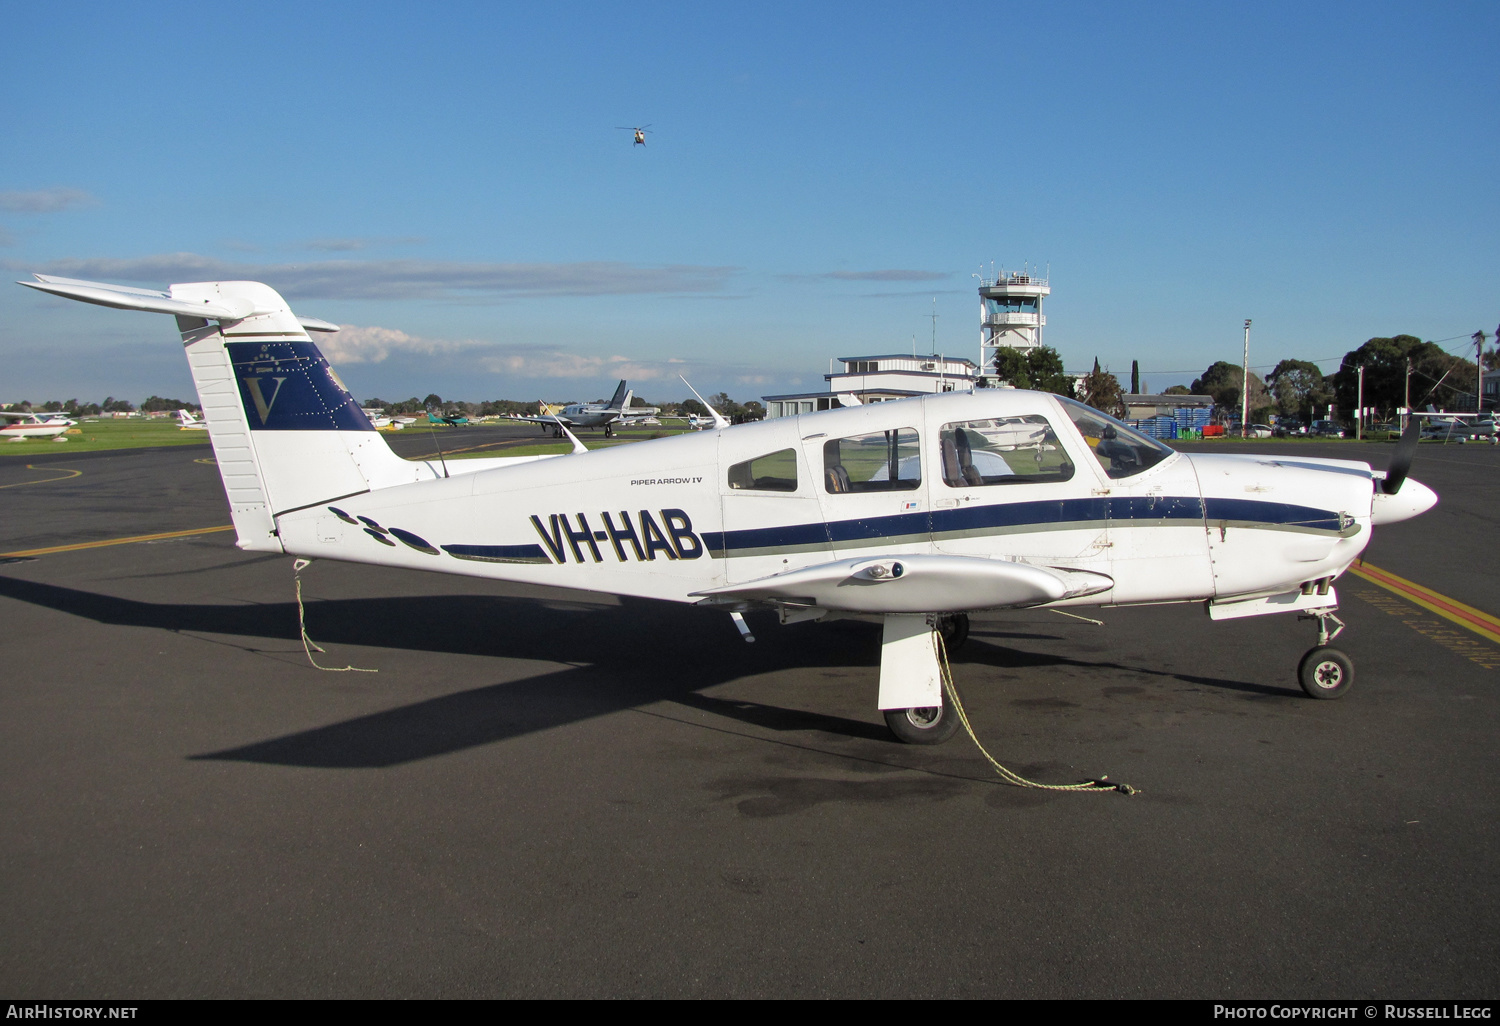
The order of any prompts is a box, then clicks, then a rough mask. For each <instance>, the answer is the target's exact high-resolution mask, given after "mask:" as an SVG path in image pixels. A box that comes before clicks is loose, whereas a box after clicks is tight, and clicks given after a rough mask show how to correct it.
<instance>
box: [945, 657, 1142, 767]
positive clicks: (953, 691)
mask: <svg viewBox="0 0 1500 1026" xmlns="http://www.w3.org/2000/svg"><path fill="white" fill-rule="evenodd" d="M932 638H933V645H934V646H935V647H936V649H937V657H938V666H939V667H940V668H941V670H942V675H943V690H944V691H945V692H946V693H947V695H948V698H949V700H950V701H952V702H953V711H954V712H956V713H958V722H960V723H962V724H963V725H964V730H966V731H968V733H969V740H970V741H973V742H974V747H975V748H978V749H979V754H980V755H982V756H984V757H985V758H986V759H988V760H989V763H990V765H991V766H993V767H995V772H996V773H999V774H1000V778H1001V779H1002V780H1004V781H1005V782H1006V783H1007V784H1014V785H1016V786H1017V787H1035V788H1039V789H1040V790H1043V791H1096V792H1101V793H1103V792H1107V791H1118V792H1120V793H1121V794H1138V793H1139V792H1138V791H1136V789H1135V788H1133V787H1131V786H1130V785H1129V784H1116V783H1113V782H1111V781H1110V779H1109V777H1108V776H1103V777H1100V778H1099V779H1098V780H1085V781H1083V782H1082V783H1079V784H1039V783H1037V782H1036V781H1035V780H1027V779H1026V778H1025V777H1023V776H1021V775H1020V774H1019V773H1014V772H1012V771H1011V770H1008V769H1006V768H1005V767H1004V766H1002V765H1000V763H999V762H998V761H997V760H996V759H995V757H994V756H993V755H991V754H990V753H989V751H988V749H986V748H985V747H984V745H983V744H981V743H980V741H979V738H977V737H976V736H975V735H974V728H973V727H972V726H971V725H970V724H969V717H968V714H967V713H965V712H964V704H963V702H962V701H960V700H959V697H958V688H957V687H955V686H954V684H953V673H952V671H951V670H949V668H948V646H947V645H946V644H945V643H944V642H943V632H942V631H939V630H937V629H934V630H933V632H932Z"/></svg>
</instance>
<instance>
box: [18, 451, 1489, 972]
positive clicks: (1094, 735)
mask: <svg viewBox="0 0 1500 1026" xmlns="http://www.w3.org/2000/svg"><path fill="white" fill-rule="evenodd" d="M476 430H479V429H476ZM494 430H495V431H496V432H497V435H496V436H497V437H499V436H500V435H503V434H504V432H505V431H513V430H514V429H510V428H503V429H494ZM452 434H453V436H454V437H459V432H453V433H452ZM468 437H470V438H479V437H481V436H480V435H478V434H475V435H472V436H468ZM517 437H520V436H519V435H518V436H517ZM534 437H538V436H536V435H535V434H534V433H533V432H530V431H528V432H526V438H527V439H532V438H534ZM401 444H402V446H405V445H408V444H415V442H414V441H413V442H408V441H406V440H403V442H402V443H401ZM1213 448H1215V449H1219V450H1223V449H1228V448H1233V446H1232V444H1230V443H1214V444H1213ZM1250 448H1253V450H1254V451H1257V452H1265V453H1277V452H1295V453H1298V454H1302V455H1332V456H1339V457H1343V458H1365V459H1370V460H1372V461H1373V462H1375V463H1376V464H1377V465H1383V464H1384V461H1385V460H1386V459H1387V458H1388V454H1389V452H1390V446H1388V445H1387V446H1380V445H1365V446H1358V445H1352V444H1343V445H1328V446H1321V447H1320V446H1310V445H1305V444H1304V445H1295V446H1288V445H1285V444H1282V443H1270V442H1266V443H1254V444H1253V445H1252V446H1250ZM209 455H210V453H209V450H208V449H207V447H206V446H205V447H197V446H189V447H181V448H171V449H161V450H150V451H134V452H104V453H98V454H77V455H71V454H67V453H59V454H57V455H55V456H49V457H46V458H37V459H34V460H33V461H32V464H31V465H32V467H33V468H35V469H28V468H27V466H26V464H25V463H22V462H20V461H18V460H0V489H3V490H0V509H3V510H4V515H3V517H0V552H15V551H26V550H31V549H37V548H49V547H55V546H64V545H71V544H77V543H84V542H90V541H96V540H102V539H109V538H118V537H125V536H133V535H140V534H153V533H165V532H177V531H190V530H192V529H196V528H208V527H214V526H218V525H222V524H226V523H228V513H227V507H226V504H225V501H224V497H223V493H222V491H221V489H220V485H219V481H218V476H217V473H216V470H215V468H214V467H213V466H212V465H211V464H207V463H202V462H198V461H199V460H203V459H206V458H207V457H209ZM64 471H68V472H71V471H78V472H79V473H78V474H77V475H72V474H71V473H69V474H68V475H64ZM1413 476H1415V477H1417V478H1418V479H1420V480H1422V481H1423V482H1424V483H1427V484H1430V485H1431V486H1433V487H1434V488H1435V489H1436V490H1437V491H1438V492H1439V494H1440V495H1441V496H1442V504H1441V505H1440V506H1439V507H1438V508H1437V509H1436V510H1434V511H1433V512H1432V513H1430V514H1428V515H1427V516H1425V517H1423V518H1420V519H1418V520H1415V521H1411V522H1408V523H1406V524H1400V525H1394V526H1392V527H1389V528H1384V529H1379V530H1377V532H1376V538H1375V540H1374V542H1373V543H1372V545H1371V547H1370V549H1369V550H1368V553H1367V556H1368V560H1369V562H1370V563H1372V564H1375V565H1377V566H1379V567H1381V568H1384V569H1386V570H1389V571H1391V572H1393V573H1396V574H1399V575H1400V576H1402V577H1405V578H1408V579H1409V580H1412V581H1415V582H1417V583H1419V584H1422V585H1425V586H1427V587H1429V588H1432V589H1435V590H1437V591H1439V592H1442V593H1443V594H1445V595H1447V596H1451V597H1452V598H1454V599H1457V600H1459V601H1461V602H1465V603H1468V604H1470V605H1472V606H1475V607H1478V608H1479V609H1482V610H1484V611H1486V612H1489V613H1500V593H1497V590H1496V589H1497V587H1500V584H1497V581H1500V574H1497V569H1500V568H1497V566H1496V565H1495V564H1496V555H1495V547H1494V545H1493V543H1492V539H1493V537H1494V523H1495V517H1496V508H1497V507H1496V500H1497V498H1500V496H1497V487H1500V485H1497V481H1500V449H1493V448H1490V447H1488V446H1479V445H1472V444H1471V445H1468V446H1446V447H1438V446H1429V445H1424V446H1423V447H1422V448H1421V450H1420V451H1419V453H1418V457H1417V463H1416V466H1415V468H1414V470H1413ZM11 486H18V487H11ZM303 580H304V594H305V595H306V597H307V600H308V604H307V619H308V628H309V631H310V633H311V635H312V637H313V638H314V639H315V640H317V641H318V642H320V643H322V644H323V645H324V646H325V647H326V648H327V649H328V651H327V653H326V654H321V655H318V656H317V658H318V659H319V661H320V662H322V663H323V665H325V666H332V667H343V666H346V665H353V666H356V667H361V668H367V669H377V670H378V671H379V672H378V673H358V672H352V671H351V672H339V673H335V672H320V671H319V670H316V669H314V668H312V667H311V666H309V665H308V660H307V657H306V656H305V655H304V653H303V650H302V646H301V644H300V642H299V640H298V631H297V613H296V605H295V602H294V600H293V581H292V569H291V560H290V559H288V558H285V557H270V556H265V555H247V554H244V553H241V552H239V551H238V550H236V549H235V548H234V547H233V535H232V533H231V532H218V533H206V534H200V535H188V536H185V537H174V538H164V539H160V540H158V541H155V542H143V543H136V544H127V545H118V546H110V547H100V548H89V549H80V550H74V551H63V552H56V553H53V554H49V555H43V556H39V557H36V558H31V559H24V560H23V561H13V562H6V563H4V564H3V565H0V656H3V664H4V674H3V678H0V681H3V682H0V779H3V780H4V782H5V786H4V787H3V788H0V822H3V823H4V829H3V830H0V907H3V908H4V909H5V912H6V916H5V926H4V929H3V930H0V995H4V996H7V997H17V998H20V997H27V998H40V997H55V998H62V997H120V998H123V997H143V998H145V997H188V996H193V997H241V996H248V997H419V996H437V997H562V996H669V997H688V996H703V997H767V996H787V997H794V996H795V997H805V996H827V997H886V996H889V997H938V996H973V997H1097V998H1104V997H1137V996H1152V997H1197V998H1251V997H1275V998H1291V997H1339V998H1359V999H1366V998H1369V999H1377V998H1384V997H1389V998H1398V997H1433V998H1494V997H1496V995H1497V993H1500V939H1497V932H1496V930H1495V923H1496V922H1497V921H1500V881H1497V879H1496V875H1495V873H1494V857H1495V852H1496V851H1497V848H1500V826H1497V819H1500V817H1497V811H1500V810H1497V800H1496V799H1497V794H1500V786H1497V784H1496V770H1497V762H1500V759H1497V754H1496V743H1495V738H1496V730H1495V726H1496V723H1497V722H1500V699H1497V693H1496V687H1495V683H1496V678H1497V675H1500V645H1496V644H1494V643H1493V642H1491V641H1488V640H1486V639H1485V638H1482V637H1480V636H1479V635H1477V634H1474V633H1472V632H1469V631H1466V630H1464V629H1463V628H1461V627H1458V626H1457V625H1455V624H1454V623H1452V622H1451V621H1449V620H1447V619H1444V618H1441V617H1439V616H1437V615H1436V614H1434V613H1432V612H1430V611H1428V610H1425V609H1422V608H1419V607H1418V606H1416V605H1413V604H1411V603H1409V602H1406V601H1404V600H1402V599H1399V598H1398V597H1397V596H1395V595H1393V594H1391V593H1390V592H1387V591H1385V590H1383V589H1381V588H1379V587H1377V586H1375V585H1374V584H1371V583H1369V582H1367V581H1364V580H1361V579H1355V578H1353V577H1352V576H1348V577H1345V578H1344V579H1343V580H1342V581H1341V582H1340V584H1339V588H1340V594H1341V597H1342V599H1343V608H1342V610H1341V615H1342V616H1343V618H1344V619H1345V620H1346V621H1347V622H1348V625H1349V626H1348V630H1347V631H1346V633H1345V634H1344V636H1343V637H1342V638H1341V639H1339V644H1340V646H1341V647H1343V648H1344V649H1345V650H1346V651H1348V652H1349V653H1350V654H1351V655H1352V656H1353V658H1354V660H1355V664H1356V667H1357V669H1358V679H1357V683H1356V685H1355V687H1354V689H1353V691H1352V692H1351V693H1350V694H1349V695H1348V696H1347V697H1346V698H1344V699H1343V700H1341V701H1337V702H1317V701H1313V700H1311V699H1308V698H1306V697H1304V696H1303V694H1302V692H1301V691H1300V690H1299V689H1298V687H1297V684H1296V679H1295V667H1296V663H1297V660H1298V658H1299V657H1300V656H1301V654H1302V652H1303V651H1305V650H1306V649H1307V648H1308V647H1309V646H1310V645H1311V644H1312V643H1313V640H1314V637H1313V629H1312V627H1311V626H1310V625H1309V624H1307V623H1301V622H1298V621H1297V620H1296V619H1294V618H1292V617H1285V616H1275V617H1262V618H1255V619H1249V620H1239V621H1230V622H1222V623H1214V622H1212V621H1210V620H1209V619H1208V618H1207V617H1206V616H1205V615H1204V614H1203V612H1202V610H1201V609H1200V608H1197V607H1193V606H1169V607H1151V608H1142V609H1129V610H1104V611H1102V612H1100V613H1099V614H1098V617H1097V618H1098V619H1101V620H1103V621H1105V625H1104V626H1102V627H1099V626H1094V625H1092V624H1089V623H1085V622H1082V621H1079V620H1074V619H1069V618H1066V617H1063V616H1059V615H1057V614H1055V613H1047V612H1021V613H1014V614H1004V615H992V616H987V617H985V618H984V619H983V620H982V621H978V620H976V622H975V625H974V636H973V638H972V639H971V640H970V642H969V644H968V645H967V646H966V647H965V648H963V649H962V650H961V651H960V652H959V653H958V655H957V658H956V659H955V665H954V671H955V675H956V678H957V680H958V684H959V687H960V688H961V690H962V692H963V694H964V696H965V700H966V702H967V704H968V706H969V708H970V712H971V714H972V718H973V720H974V722H975V727H976V729H977V730H978V732H979V734H980V736H981V737H982V738H983V739H984V740H985V742H986V743H987V744H988V745H989V746H990V748H991V750H992V751H993V752H994V753H995V754H996V755H997V757H999V758H1000V759H1001V761H1002V762H1005V763H1007V765H1009V766H1011V767H1012V768H1013V769H1015V770H1017V771H1018V772H1020V773H1023V774H1025V775H1027V776H1030V777H1033V778H1039V779H1042V780H1047V781H1054V782H1070V781H1075V780H1080V779H1084V778H1089V777H1098V776H1101V775H1105V774H1107V775H1108V776H1109V778H1110V779H1111V780H1118V781H1123V782H1128V783H1130V784H1132V785H1134V786H1135V787H1137V788H1139V790H1140V793H1138V794H1136V795H1135V796H1133V797H1127V796H1125V795H1122V794H1118V793H1114V792H1106V793H1097V794H1064V793H1055V792H1045V791H1031V790H1022V789H1019V788H1016V787H1012V786H1008V785H1006V784H1003V783H1001V782H999V781H998V779H997V778H996V777H995V775H994V773H993V772H992V771H991V770H990V769H989V767H988V766H987V765H986V764H985V763H984V761H983V760H982V759H981V757H980V756H979V755H978V753H977V752H976V751H975V750H974V748H973V747H972V745H971V744H970V743H969V742H968V741H967V740H966V739H964V738H963V737H962V736H960V737H959V738H957V739H955V740H954V741H952V742H951V743H949V744H947V745H945V746H941V747H938V748H935V749H934V748H914V747H907V746H903V745H900V744H898V743H896V742H894V741H893V740H891V739H890V737H889V736H888V735H887V733H886V731H885V728H884V725H883V724H882V722H881V719H880V716H879V714H878V713H877V712H876V710H875V708H874V705H875V692H876V678H877V666H878V659H879V630H878V628H877V627H875V626H873V625H866V624H860V623H838V624H830V625H818V624H803V625H796V626H792V627H786V628H782V627H778V626H776V625H775V624H774V622H773V621H772V620H771V619H769V618H767V617H765V616H752V617H751V622H752V626H753V627H754V628H755V629H756V633H757V635H758V638H759V640H758V641H757V643H756V644H754V645H746V644H745V643H744V642H742V641H741V640H740V639H739V637H738V635H737V634H736V632H735V630H734V628H733V627H732V625H731V624H730V622H729V620H728V618H727V617H726V616H724V615H723V614H721V613H720V614H713V613H708V612H705V611H701V610H697V609H693V608H689V607H681V606H675V605H668V604H662V603H654V602H641V601H634V600H620V599H617V598H613V597H610V596H603V595H592V594H584V593H578V592H564V591H553V590H547V589H538V588H523V587H511V586H502V585H493V584H489V583H485V582H478V581H472V580H467V579H463V578H457V577H445V576H436V575H424V574H419V573H414V572H404V571H393V570H382V569H378V568H371V567H361V566H352V565H341V564H331V563H317V564H314V566H313V567H312V568H311V569H309V570H308V571H306V572H305V573H304V575H303ZM1085 612H1086V611H1085Z"/></svg>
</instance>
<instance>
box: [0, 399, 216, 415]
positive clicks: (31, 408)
mask: <svg viewBox="0 0 1500 1026" xmlns="http://www.w3.org/2000/svg"><path fill="white" fill-rule="evenodd" d="M198 408H199V407H198V404H197V403H189V402H184V401H182V400H181V399H163V398H162V397H161V396H159V395H153V396H151V397H149V398H148V399H146V401H145V402H143V403H141V405H140V411H141V412H142V413H164V412H165V413H171V412H173V411H176V410H193V411H197V410H198ZM0 409H5V410H13V411H18V412H34V413H65V414H67V415H68V416H70V417H97V416H99V415H100V414H104V413H134V412H136V405H135V404H134V403H132V402H130V401H129V400H128V399H116V398H115V397H114V396H112V395H110V396H105V397H104V401H103V402H98V403H81V402H79V401H78V400H77V399H48V400H47V401H46V402H44V403H33V402H32V401H31V400H29V399H22V400H21V401H20V402H18V403H0Z"/></svg>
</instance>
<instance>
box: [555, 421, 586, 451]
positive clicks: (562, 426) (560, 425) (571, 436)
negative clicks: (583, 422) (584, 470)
mask: <svg viewBox="0 0 1500 1026" xmlns="http://www.w3.org/2000/svg"><path fill="white" fill-rule="evenodd" d="M557 426H558V428H560V429H561V430H562V433H563V434H565V435H567V436H568V441H570V442H572V443H573V451H572V452H571V453H569V455H570V456H576V455H577V454H578V453H581V452H588V451H589V448H588V446H586V445H584V444H583V443H582V442H580V441H579V440H578V436H577V435H575V434H573V432H571V431H569V430H568V425H566V424H564V423H562V422H561V421H558V424H557Z"/></svg>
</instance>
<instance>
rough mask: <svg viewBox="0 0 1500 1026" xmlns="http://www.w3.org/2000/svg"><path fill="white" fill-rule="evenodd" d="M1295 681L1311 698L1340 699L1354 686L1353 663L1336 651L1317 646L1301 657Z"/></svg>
mask: <svg viewBox="0 0 1500 1026" xmlns="http://www.w3.org/2000/svg"><path fill="white" fill-rule="evenodd" d="M1297 680H1298V681H1299V682H1301V684H1302V690H1303V691H1306V692H1307V693H1308V694H1309V695H1311V696H1312V697H1313V698H1342V697H1343V696H1344V693H1345V692H1346V691H1348V690H1349V689H1350V688H1351V687H1353V686H1354V663H1353V662H1351V661H1350V659H1349V657H1348V656H1347V655H1345V654H1344V653H1342V652H1340V651H1339V650H1338V649H1336V648H1330V647H1328V646H1327V645H1319V646H1318V647H1317V648H1314V649H1309V650H1308V653H1307V655H1305V656H1303V657H1302V662H1301V663H1299V664H1298V665H1297Z"/></svg>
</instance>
